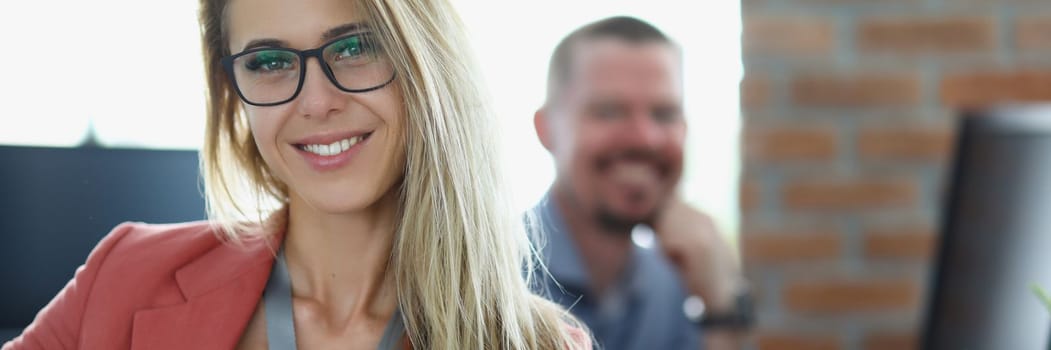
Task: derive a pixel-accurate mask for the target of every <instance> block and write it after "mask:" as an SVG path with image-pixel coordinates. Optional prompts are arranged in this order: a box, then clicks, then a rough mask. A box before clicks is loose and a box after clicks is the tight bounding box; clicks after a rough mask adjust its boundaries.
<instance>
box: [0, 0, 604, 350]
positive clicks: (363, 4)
mask: <svg viewBox="0 0 1051 350" xmlns="http://www.w3.org/2000/svg"><path fill="white" fill-rule="evenodd" d="M201 25H202V31H203V47H204V52H205V64H206V71H207V75H208V87H209V109H208V127H207V135H206V144H205V146H204V148H203V151H202V153H201V155H202V168H203V169H204V178H205V184H206V192H207V199H208V202H209V211H210V214H211V217H212V218H211V220H210V221H209V222H196V223H187V224H179V225H165V226H157V225H145V224H124V225H121V226H119V227H117V228H116V229H115V230H114V231H113V232H112V233H110V234H109V235H108V236H107V237H106V238H105V239H103V241H102V242H101V243H99V245H98V247H96V248H95V250H94V251H93V252H92V253H91V255H90V256H89V257H88V260H87V262H86V263H85V265H84V266H83V267H81V268H80V269H78V271H77V273H76V276H75V277H74V278H73V280H72V281H71V282H70V283H69V284H68V285H67V286H66V287H65V288H64V289H63V290H62V291H61V292H60V293H59V295H58V296H56V297H55V299H54V300H52V302H51V303H50V304H48V306H46V307H45V308H44V309H43V310H42V311H41V312H40V313H39V314H38V316H37V318H36V320H35V321H34V322H33V324H32V325H31V326H29V327H28V328H27V329H26V330H25V332H24V333H23V334H22V335H21V336H20V337H18V338H16V339H15V340H13V341H11V342H8V343H7V344H5V345H4V347H3V349H4V350H11V349H129V348H130V349H232V348H239V349H266V348H269V349H294V348H302V349H319V348H325V349H328V348H339V349H376V348H379V349H395V348H397V349H402V348H415V349H583V348H590V342H589V338H588V336H587V335H586V334H585V333H584V332H583V331H582V330H581V328H579V325H577V324H576V323H575V321H573V319H572V318H571V317H568V316H567V315H566V313H565V311H564V310H562V309H560V308H559V307H557V306H555V305H554V304H551V303H549V302H547V301H545V300H543V299H540V298H538V297H536V296H534V295H532V294H530V292H529V291H528V288H527V284H526V281H525V279H523V278H522V273H521V271H522V264H523V263H526V262H527V261H529V259H527V255H528V253H529V248H528V240H527V239H526V238H525V236H524V233H523V232H524V231H523V230H522V229H521V228H520V227H518V226H519V218H518V217H517V215H516V214H515V213H513V212H511V211H510V210H509V206H508V205H506V204H505V201H504V198H503V197H502V193H503V191H502V187H501V186H502V184H501V183H500V176H498V174H497V171H496V170H495V168H496V167H495V166H494V162H495V161H496V158H495V156H496V155H495V154H493V153H492V152H493V150H494V149H496V147H494V146H493V140H492V136H491V130H490V129H491V127H492V126H491V125H490V124H491V123H490V118H491V116H490V115H488V114H487V113H486V109H485V108H484V106H485V103H483V102H484V101H483V98H482V97H481V92H480V91H479V89H478V87H476V85H475V84H474V82H475V81H476V80H477V79H476V77H475V76H474V70H473V68H472V65H471V63H470V61H469V60H468V59H467V57H465V55H464V52H465V51H467V50H466V44H465V42H464V34H463V32H462V29H461V28H460V24H459V22H458V20H457V17H456V15H455V14H454V13H453V11H452V9H451V6H450V5H449V4H448V3H447V2H445V1H443V0H359V1H353V0H349V1H348V0H202V1H201ZM158 69H163V67H158ZM268 204H276V205H268ZM267 208H277V209H275V210H272V211H270V210H268V209H267ZM262 217H267V219H256V220H249V219H250V218H262ZM527 270H529V271H531V270H532V269H527Z"/></svg>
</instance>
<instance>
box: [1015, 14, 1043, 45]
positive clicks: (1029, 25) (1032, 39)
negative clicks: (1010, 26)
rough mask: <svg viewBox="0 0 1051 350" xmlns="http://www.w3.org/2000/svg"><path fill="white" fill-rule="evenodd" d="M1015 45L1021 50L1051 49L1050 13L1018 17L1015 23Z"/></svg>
mask: <svg viewBox="0 0 1051 350" xmlns="http://www.w3.org/2000/svg"><path fill="white" fill-rule="evenodd" d="M1015 46H1017V47H1018V48H1019V49H1023V50H1047V49H1051V14H1048V15H1043V16H1039V17H1037V16H1029V17H1021V18H1019V19H1018V21H1017V22H1016V23H1015Z"/></svg>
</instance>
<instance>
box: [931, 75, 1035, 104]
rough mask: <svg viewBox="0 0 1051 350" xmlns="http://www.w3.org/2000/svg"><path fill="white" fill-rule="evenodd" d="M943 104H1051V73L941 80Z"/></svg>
mask: <svg viewBox="0 0 1051 350" xmlns="http://www.w3.org/2000/svg"><path fill="white" fill-rule="evenodd" d="M941 99H942V102H943V103H944V104H946V105H948V106H950V107H981V106H987V105H993V104H998V103H1005V102H1035V101H1051V71H1027V70H1017V71H994V72H989V71H986V72H961V73H955V74H949V75H947V76H946V77H945V78H944V79H942V81H941Z"/></svg>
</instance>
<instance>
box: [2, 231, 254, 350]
mask: <svg viewBox="0 0 1051 350" xmlns="http://www.w3.org/2000/svg"><path fill="white" fill-rule="evenodd" d="M273 259H274V255H273V253H272V250H271V248H270V247H269V245H268V244H266V242H265V241H264V240H262V239H256V240H253V241H249V242H248V243H246V244H245V246H244V247H236V246H233V245H230V244H223V243H222V242H221V241H220V240H219V238H218V236H216V234H215V231H214V230H213V229H212V228H211V227H210V226H209V225H208V223H206V222H192V223H186V224H175V225H146V224H128V223H126V224H122V225H120V226H117V228H115V229H114V230H113V232H111V233H110V234H109V235H107V236H106V237H105V238H103V239H102V241H101V242H100V243H99V244H98V246H96V247H95V250H93V251H92V252H91V255H90V256H88V260H87V262H86V263H85V264H84V265H83V266H81V267H80V268H78V269H77V272H76V275H75V276H74V277H73V280H71V281H69V283H68V284H66V287H65V288H63V289H62V291H61V292H59V293H58V295H57V296H55V298H54V299H53V300H51V302H50V303H48V305H47V306H45V307H44V309H43V310H41V311H40V313H38V314H37V316H36V319H35V320H34V321H33V324H31V325H30V326H29V327H28V328H26V329H25V331H24V332H23V333H22V335H21V336H19V337H18V338H15V339H14V340H12V341H10V342H7V343H6V344H4V346H3V350H16V349H47V350H53V349H173V350H174V349H180V350H183V349H232V348H234V347H235V346H237V343H238V341H239V340H240V338H241V334H242V333H244V329H245V327H246V326H247V325H248V321H249V320H250V319H251V317H252V315H253V313H254V312H255V310H256V306H257V304H258V303H259V300H260V298H261V297H262V295H263V288H264V287H265V286H266V281H267V278H268V277H269V275H270V268H271V265H272V263H273Z"/></svg>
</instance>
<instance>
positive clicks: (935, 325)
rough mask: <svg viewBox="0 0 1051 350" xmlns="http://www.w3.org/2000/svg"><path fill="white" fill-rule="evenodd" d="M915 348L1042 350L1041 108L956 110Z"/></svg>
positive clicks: (1044, 119)
mask: <svg viewBox="0 0 1051 350" xmlns="http://www.w3.org/2000/svg"><path fill="white" fill-rule="evenodd" d="M958 130H959V131H958V135H959V136H958V139H957V147H956V152H955V161H954V165H953V168H952V169H951V172H950V176H949V181H950V184H949V187H948V190H949V192H948V198H947V202H946V205H945V206H944V207H943V222H942V228H941V236H940V246H939V250H938V254H937V260H936V261H935V263H934V268H933V272H934V274H933V275H932V279H931V284H930V288H929V291H930V293H929V295H928V299H927V305H928V307H927V310H926V315H925V316H926V320H925V324H924V330H923V334H922V340H921V342H922V344H921V345H922V348H923V349H979V350H980V349H1046V348H1047V346H1048V334H1049V330H1051V315H1049V312H1048V310H1047V309H1046V308H1044V307H1043V305H1042V304H1041V303H1040V301H1039V299H1038V298H1037V297H1036V296H1035V295H1034V293H1033V292H1032V291H1031V286H1032V285H1040V286H1043V287H1045V288H1051V105H1024V106H1012V107H998V108H991V109H987V110H981V111H971V112H967V113H964V116H963V118H962V119H961V121H960V128H959V129H958Z"/></svg>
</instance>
